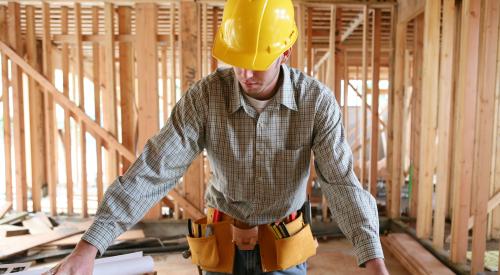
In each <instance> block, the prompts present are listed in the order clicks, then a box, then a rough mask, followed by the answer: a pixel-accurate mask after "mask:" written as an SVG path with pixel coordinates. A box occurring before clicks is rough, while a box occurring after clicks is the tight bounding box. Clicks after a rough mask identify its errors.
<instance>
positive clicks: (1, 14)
mask: <svg viewBox="0 0 500 275" xmlns="http://www.w3.org/2000/svg"><path fill="white" fill-rule="evenodd" d="M7 30H8V27H7V7H6V6H0V32H1V33H0V40H1V41H2V42H4V43H7V33H8V31H7ZM1 58H2V99H3V100H2V106H3V108H2V109H3V117H2V118H3V142H4V144H3V145H4V146H3V149H4V155H5V158H4V160H5V163H4V165H5V166H4V167H5V170H4V172H5V176H4V178H5V198H6V200H7V201H11V202H12V200H13V194H12V150H11V145H12V131H11V127H10V124H11V118H10V98H11V96H10V93H9V86H10V83H9V82H10V81H9V75H8V70H9V68H8V60H7V56H5V54H3V53H2V55H1Z"/></svg>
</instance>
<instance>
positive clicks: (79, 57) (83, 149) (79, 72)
mask: <svg viewBox="0 0 500 275" xmlns="http://www.w3.org/2000/svg"><path fill="white" fill-rule="evenodd" d="M73 9H74V13H75V14H74V16H75V41H76V43H75V54H76V72H75V73H76V77H77V82H78V107H80V109H82V111H83V112H84V113H85V88H84V85H83V77H84V71H83V58H84V57H83V42H82V16H81V5H80V3H78V2H77V3H75V4H74V7H73ZM78 125H79V127H80V133H79V134H80V136H79V143H80V166H81V172H80V187H81V199H82V216H83V217H84V218H86V217H88V206H87V200H88V190H87V188H88V187H87V139H86V136H87V131H86V127H85V123H84V122H83V121H82V120H79V121H78Z"/></svg>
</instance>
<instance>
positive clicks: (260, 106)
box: [245, 95, 272, 114]
mask: <svg viewBox="0 0 500 275" xmlns="http://www.w3.org/2000/svg"><path fill="white" fill-rule="evenodd" d="M245 98H246V99H248V102H249V103H250V105H252V107H253V108H254V109H255V111H257V113H259V114H260V113H262V111H264V109H265V108H266V106H267V104H268V103H269V102H270V101H271V99H272V98H271V99H268V100H258V99H255V98H253V97H249V96H247V95H245Z"/></svg>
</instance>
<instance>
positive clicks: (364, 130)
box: [359, 6, 369, 186]
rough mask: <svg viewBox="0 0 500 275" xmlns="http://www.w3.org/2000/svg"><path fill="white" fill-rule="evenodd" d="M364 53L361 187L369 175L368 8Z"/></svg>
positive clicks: (364, 33) (365, 21) (364, 25)
mask: <svg viewBox="0 0 500 275" xmlns="http://www.w3.org/2000/svg"><path fill="white" fill-rule="evenodd" d="M363 16H364V18H365V19H364V20H363V22H364V23H363V38H362V39H363V52H362V59H363V60H362V63H363V65H362V71H363V72H362V75H361V77H362V87H363V88H362V90H363V103H362V107H361V154H360V157H361V158H360V164H359V167H360V168H361V173H360V181H361V185H363V186H364V185H365V181H366V180H367V175H366V172H367V171H366V155H367V144H366V140H367V138H368V137H367V105H368V98H367V94H368V87H367V71H368V69H367V66H368V65H367V51H368V47H367V41H366V40H367V38H368V23H369V22H368V8H367V7H366V6H365V7H363Z"/></svg>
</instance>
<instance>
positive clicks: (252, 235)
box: [231, 225, 259, 250]
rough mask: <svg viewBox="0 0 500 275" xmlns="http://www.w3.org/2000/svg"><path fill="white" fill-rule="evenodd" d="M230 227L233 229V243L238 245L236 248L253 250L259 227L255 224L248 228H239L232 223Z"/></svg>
mask: <svg viewBox="0 0 500 275" xmlns="http://www.w3.org/2000/svg"><path fill="white" fill-rule="evenodd" d="M231 227H232V230H233V243H234V244H236V246H238V249H240V250H253V249H254V248H255V245H256V244H257V240H258V236H259V228H258V227H257V226H254V227H252V228H249V229H241V228H238V227H236V226H234V225H232V226H231Z"/></svg>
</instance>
